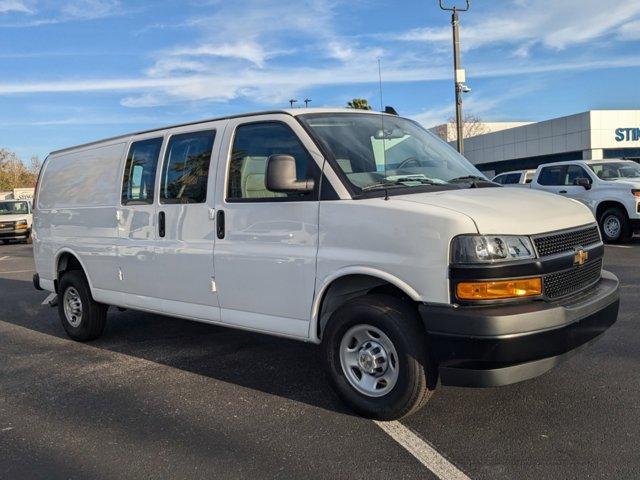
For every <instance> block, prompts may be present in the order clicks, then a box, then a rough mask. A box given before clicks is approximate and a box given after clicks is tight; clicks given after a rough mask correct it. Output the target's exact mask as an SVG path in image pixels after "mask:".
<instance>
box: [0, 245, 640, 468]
mask: <svg viewBox="0 0 640 480" xmlns="http://www.w3.org/2000/svg"><path fill="white" fill-rule="evenodd" d="M605 263H606V268H607V269H609V270H611V271H613V272H614V273H616V274H617V275H618V276H619V278H620V280H621V287H622V288H621V294H622V304H621V312H620V317H619V320H618V323H617V324H615V325H614V326H613V327H612V328H611V329H610V330H609V331H608V332H607V334H605V335H604V336H603V337H602V338H601V339H600V340H599V341H598V342H596V343H595V344H594V345H592V346H590V347H589V348H587V349H586V350H583V351H582V352H581V353H579V354H577V355H576V356H574V357H572V358H571V359H569V360H568V361H567V362H565V363H563V364H562V365H560V366H559V367H558V368H556V369H555V370H553V371H551V372H549V373H547V374H545V375H543V376H541V377H539V378H537V379H534V380H530V381H527V382H523V383H520V384H517V385H512V386H508V387H502V388H493V389H479V390H475V389H461V388H453V387H440V388H439V389H438V390H437V391H436V393H435V394H434V396H433V397H432V399H431V401H430V403H429V404H428V405H427V407H426V408H425V409H423V410H422V411H421V412H419V413H418V414H416V415H414V416H413V417H410V418H408V419H405V420H403V421H402V422H401V423H402V425H403V426H404V427H406V428H408V429H409V430H410V431H411V432H413V433H415V434H416V435H417V436H418V437H419V438H420V439H421V440H422V441H424V442H425V444H428V445H430V446H431V447H433V448H434V449H435V450H437V452H439V453H440V454H441V455H442V456H443V457H445V458H446V459H448V461H449V462H451V463H452V464H453V465H455V466H456V467H457V468H458V469H460V470H461V471H462V472H464V474H466V475H467V476H468V477H470V478H485V479H496V478H505V479H507V478H508V479H511V478H514V479H524V478H576V479H577V478H580V479H582V478H611V479H620V478H640V449H639V446H640V373H639V371H640V328H638V316H639V313H638V312H640V296H639V295H638V294H637V291H638V288H639V287H640V268H639V267H640V240H636V241H635V242H634V243H633V244H630V245H627V246H622V247H607V251H606V258H605ZM32 274H33V259H32V255H31V247H30V246H27V245H17V244H16V245H5V246H0V478H2V479H5V478H6V479H22V478H29V479H34V478H42V479H45V478H46V479H56V478H65V479H84V478H94V479H103V478H104V479H107V478H109V479H111V478H154V479H155V478H247V477H253V478H308V479H310V478H352V479H356V478H358V479H360V478H364V479H368V480H371V479H377V478H381V479H382V478H384V479H396V478H407V479H410V478H421V479H425V478H435V476H434V475H433V474H432V473H431V472H430V470H429V469H427V468H426V467H425V466H424V465H423V464H422V463H420V462H419V461H418V460H417V459H416V458H415V457H414V456H412V455H411V453H409V451H407V450H406V449H405V448H403V446H402V445H401V444H400V443H398V442H397V441H396V440H394V438H392V437H391V436H389V435H388V434H387V433H386V432H385V430H384V429H383V428H380V426H379V425H377V424H376V423H374V422H371V421H368V420H364V419H361V418H358V417H356V416H354V415H353V414H351V413H350V412H349V411H348V410H346V409H345V408H344V407H343V406H342V404H341V403H340V401H339V400H338V399H337V397H336V396H335V395H334V394H333V393H332V392H331V390H330V389H329V387H328V384H327V382H326V380H325V378H324V375H323V372H322V369H321V363H320V355H319V349H318V348H317V347H314V346H311V345H305V344H302V343H297V342H294V341H289V340H283V339H278V338H271V337H267V336H262V335H258V334H251V333H244V332H239V331H235V330H231V329H225V328H221V327H214V326H209V325H204V324H198V323H193V322H188V321H183V320H177V319H171V318H165V317H160V316H156V315H148V314H144V313H138V312H132V311H127V312H119V311H117V310H116V309H111V310H110V313H109V323H108V326H107V330H106V332H105V335H104V336H103V337H102V338H101V339H99V340H97V341H94V342H91V343H88V344H79V343H75V342H73V341H71V340H69V339H68V338H67V337H66V335H65V333H64V330H63V329H62V326H61V325H60V323H59V320H58V317H57V312H56V310H54V309H51V308H50V307H48V306H45V305H41V303H42V301H43V300H44V299H45V297H46V296H47V294H46V293H45V292H38V291H35V290H34V289H33V286H32V283H31V276H32ZM441 477H443V478H446V475H441Z"/></svg>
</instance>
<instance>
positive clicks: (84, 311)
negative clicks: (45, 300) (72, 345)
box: [58, 270, 109, 342]
mask: <svg viewBox="0 0 640 480" xmlns="http://www.w3.org/2000/svg"><path fill="white" fill-rule="evenodd" d="M108 308H109V307H108V306H107V305H103V304H101V303H98V302H96V301H95V300H93V297H92V296H91V290H90V289H89V283H88V282H87V279H86V277H85V276H84V273H83V272H81V271H79V270H72V271H70V272H67V273H65V274H64V275H63V276H62V279H61V280H60V286H59V288H58V315H59V316H60V320H61V321H62V326H63V327H64V329H65V331H66V332H67V335H69V337H71V338H72V339H73V340H76V341H78V342H87V341H89V340H95V339H96V338H98V337H99V336H100V335H102V332H103V331H104V327H105V325H106V322H107V309H108Z"/></svg>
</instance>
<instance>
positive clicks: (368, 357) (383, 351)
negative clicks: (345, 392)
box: [340, 325, 399, 397]
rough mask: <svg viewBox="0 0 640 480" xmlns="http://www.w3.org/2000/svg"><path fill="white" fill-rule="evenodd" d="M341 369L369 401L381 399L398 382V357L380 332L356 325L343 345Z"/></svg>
mask: <svg viewBox="0 0 640 480" xmlns="http://www.w3.org/2000/svg"><path fill="white" fill-rule="evenodd" d="M340 365H341V366H342V371H343V372H344V374H345V376H346V377H347V380H348V381H349V383H350V384H351V386H352V387H353V388H355V389H356V390H357V391H358V392H360V393H362V394H363V395H366V396H368V397H382V396H383V395H386V394H387V393H389V392H390V391H391V390H392V389H393V387H394V386H395V385H396V382H397V381H398V373H399V364H398V353H397V352H396V349H395V347H394V346H393V343H392V342H391V340H390V339H389V337H387V336H386V335H385V334H384V333H383V332H382V331H381V330H380V329H379V328H376V327H373V326H371V325H356V326H354V327H352V328H350V329H349V330H348V331H347V332H346V333H345V334H344V336H343V337H342V341H341V342H340Z"/></svg>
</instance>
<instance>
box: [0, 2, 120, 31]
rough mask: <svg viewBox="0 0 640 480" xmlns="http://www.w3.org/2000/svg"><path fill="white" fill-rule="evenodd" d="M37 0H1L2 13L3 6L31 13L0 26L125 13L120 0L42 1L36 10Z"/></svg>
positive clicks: (65, 20)
mask: <svg viewBox="0 0 640 480" xmlns="http://www.w3.org/2000/svg"><path fill="white" fill-rule="evenodd" d="M34 4H35V0H29V2H26V1H25V0H0V13H2V12H3V7H5V8H7V6H8V7H12V6H13V9H12V10H8V11H16V12H17V11H19V12H23V13H29V14H30V16H29V18H28V19H26V20H16V21H14V22H13V23H3V24H0V27H10V28H22V27H38V26H41V25H54V24H58V23H65V22H73V21H83V20H96V19H100V18H105V17H110V16H114V15H121V14H123V13H124V9H123V8H122V5H121V2H120V0H66V1H65V2H41V4H38V5H39V8H38V9H37V10H36V9H35V8H34V7H32V6H31V5H34ZM18 8H19V10H18Z"/></svg>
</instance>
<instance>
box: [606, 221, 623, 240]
mask: <svg viewBox="0 0 640 480" xmlns="http://www.w3.org/2000/svg"><path fill="white" fill-rule="evenodd" d="M602 229H603V230H604V233H606V234H607V237H609V238H618V237H619V236H620V230H622V224H621V223H620V219H619V218H618V217H616V216H615V215H607V217H606V218H605V219H604V222H602Z"/></svg>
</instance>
